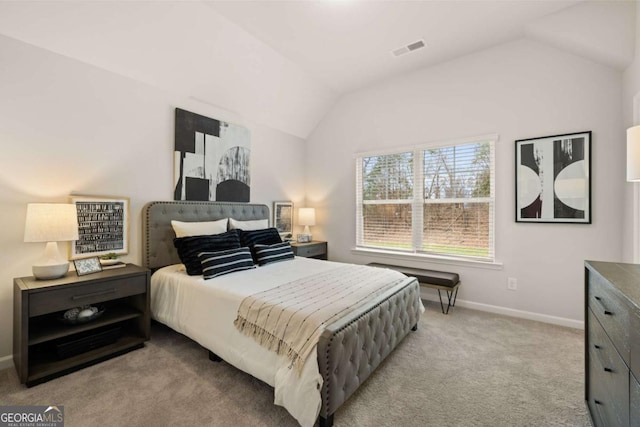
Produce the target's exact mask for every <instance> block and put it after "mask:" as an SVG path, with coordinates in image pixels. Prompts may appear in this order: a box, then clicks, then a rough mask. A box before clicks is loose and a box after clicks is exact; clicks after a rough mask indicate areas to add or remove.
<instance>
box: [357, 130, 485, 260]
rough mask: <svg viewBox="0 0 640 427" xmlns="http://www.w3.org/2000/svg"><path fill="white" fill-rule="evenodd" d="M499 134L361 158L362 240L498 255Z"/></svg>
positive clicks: (388, 246)
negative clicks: (496, 170)
mask: <svg viewBox="0 0 640 427" xmlns="http://www.w3.org/2000/svg"><path fill="white" fill-rule="evenodd" d="M495 140H496V137H495V136H492V137H483V138H474V139H473V140H467V141H463V142H458V143H449V144H439V145H437V146H428V147H426V146H425V147H418V148H415V149H412V150H404V151H398V152H391V153H384V154H375V153H374V154H367V155H361V156H358V157H357V159H356V197H357V209H356V223H357V231H356V245H357V246H358V247H365V248H378V249H385V250H396V251H404V252H412V253H423V254H434V255H444V256H448V257H457V258H464V259H480V260H484V261H493V259H494V239H493V231H494V225H493V224H494V220H493V218H494V216H493V212H494V185H493V183H494V160H493V159H494V143H495Z"/></svg>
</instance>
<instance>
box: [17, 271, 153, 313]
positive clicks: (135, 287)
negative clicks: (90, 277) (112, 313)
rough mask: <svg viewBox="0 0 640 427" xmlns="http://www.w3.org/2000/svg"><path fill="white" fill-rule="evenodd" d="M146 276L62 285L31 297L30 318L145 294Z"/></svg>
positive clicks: (35, 293) (33, 294)
mask: <svg viewBox="0 0 640 427" xmlns="http://www.w3.org/2000/svg"><path fill="white" fill-rule="evenodd" d="M146 289H147V283H146V276H137V277H128V278H119V279H117V280H115V279H114V280H105V281H101V282H94V283H85V284H74V285H62V286H58V287H56V288H52V289H51V290H47V291H43V292H34V293H32V294H31V296H30V301H29V316H31V317H33V316H39V315H41V314H47V313H53V312H56V311H62V310H66V309H68V308H70V307H76V306H82V305H86V304H95V303H99V302H103V301H110V300H114V299H118V298H123V297H127V296H130V295H137V294H142V293H145V292H146Z"/></svg>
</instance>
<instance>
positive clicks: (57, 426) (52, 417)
mask: <svg viewBox="0 0 640 427" xmlns="http://www.w3.org/2000/svg"><path fill="white" fill-rule="evenodd" d="M0 427H64V406H39V405H32V406H0Z"/></svg>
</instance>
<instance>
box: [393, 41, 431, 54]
mask: <svg viewBox="0 0 640 427" xmlns="http://www.w3.org/2000/svg"><path fill="white" fill-rule="evenodd" d="M426 45H427V44H426V43H425V42H424V40H418V41H415V42H413V43H409V44H408V45H406V46H402V47H401V48H398V49H395V50H392V51H391V54H392V55H393V56H400V55H404V54H405V53H409V52H413V51H414V50H418V49H422V48H423V47H425V46H426Z"/></svg>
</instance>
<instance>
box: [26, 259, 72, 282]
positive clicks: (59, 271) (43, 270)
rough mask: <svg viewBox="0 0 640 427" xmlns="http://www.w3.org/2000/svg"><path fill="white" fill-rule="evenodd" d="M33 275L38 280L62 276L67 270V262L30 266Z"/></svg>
mask: <svg viewBox="0 0 640 427" xmlns="http://www.w3.org/2000/svg"><path fill="white" fill-rule="evenodd" d="M31 271H32V272H33V277H35V278H36V279H38V280H51V279H58V278H60V277H63V276H64V275H65V274H67V272H68V271H69V263H68V262H65V263H64V264H54V265H34V266H33V267H31Z"/></svg>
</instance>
